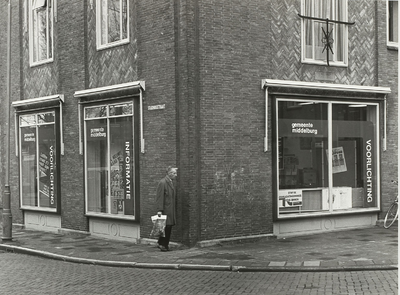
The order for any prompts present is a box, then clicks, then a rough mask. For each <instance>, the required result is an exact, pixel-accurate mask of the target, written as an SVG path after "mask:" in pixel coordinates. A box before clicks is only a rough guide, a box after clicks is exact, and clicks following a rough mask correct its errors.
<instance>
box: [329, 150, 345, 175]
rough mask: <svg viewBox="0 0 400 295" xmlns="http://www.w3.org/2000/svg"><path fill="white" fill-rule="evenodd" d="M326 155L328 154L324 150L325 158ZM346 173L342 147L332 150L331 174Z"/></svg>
mask: <svg viewBox="0 0 400 295" xmlns="http://www.w3.org/2000/svg"><path fill="white" fill-rule="evenodd" d="M328 154H329V152H328V150H326V156H328ZM346 171H347V166H346V159H345V156H344V150H343V147H335V148H332V173H333V174H334V173H340V172H346Z"/></svg>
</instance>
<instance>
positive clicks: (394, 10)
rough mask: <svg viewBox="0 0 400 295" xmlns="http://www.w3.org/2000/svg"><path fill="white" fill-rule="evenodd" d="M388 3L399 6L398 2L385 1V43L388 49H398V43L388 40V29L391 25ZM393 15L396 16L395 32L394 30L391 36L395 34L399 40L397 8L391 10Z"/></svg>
mask: <svg viewBox="0 0 400 295" xmlns="http://www.w3.org/2000/svg"><path fill="white" fill-rule="evenodd" d="M389 2H394V3H397V5H399V2H398V1H386V43H387V46H389V47H394V48H399V42H398V41H397V42H395V41H392V40H389V29H390V26H391V25H393V24H391V23H390V22H389ZM393 14H396V16H397V30H395V31H394V32H393V34H395V35H396V37H397V39H398V38H399V32H398V30H399V8H398V7H397V8H396V9H393ZM393 29H394V26H393Z"/></svg>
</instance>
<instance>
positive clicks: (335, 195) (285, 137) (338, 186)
mask: <svg viewBox="0 0 400 295" xmlns="http://www.w3.org/2000/svg"><path fill="white" fill-rule="evenodd" d="M378 106H379V105H378V104H374V103H368V104H365V103H360V102H358V103H343V102H320V101H300V100H297V101H294V100H288V99H278V100H277V114H278V116H277V124H278V128H277V149H276V150H277V172H278V173H277V175H278V179H277V187H278V196H277V198H278V213H279V215H280V216H284V215H286V216H287V215H289V214H318V213H323V212H324V213H336V212H354V211H356V210H365V209H369V208H376V209H378V207H379V185H378V184H379V179H378V175H379V158H378V157H379V152H378V151H379V141H378V139H377V138H378V134H377V132H378V126H377V122H379V120H378V114H379V111H378V110H379V109H378Z"/></svg>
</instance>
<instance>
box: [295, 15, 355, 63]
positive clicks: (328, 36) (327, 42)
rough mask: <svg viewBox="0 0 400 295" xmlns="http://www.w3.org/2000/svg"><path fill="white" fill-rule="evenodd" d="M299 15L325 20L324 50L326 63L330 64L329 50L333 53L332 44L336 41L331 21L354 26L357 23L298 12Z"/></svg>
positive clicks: (323, 30) (305, 17) (322, 40)
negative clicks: (330, 27) (330, 25)
mask: <svg viewBox="0 0 400 295" xmlns="http://www.w3.org/2000/svg"><path fill="white" fill-rule="evenodd" d="M298 16H300V17H301V18H304V19H311V20H317V21H321V22H325V25H326V30H325V29H324V27H321V29H322V32H323V34H324V36H323V38H322V39H321V42H322V43H323V44H324V48H323V49H322V52H324V51H325V50H326V64H327V65H328V66H329V52H331V53H332V54H333V49H332V44H333V42H335V40H334V39H333V37H332V33H333V28H332V29H331V30H330V31H329V23H334V24H342V25H350V26H352V25H354V24H355V22H344V21H338V20H331V19H329V18H319V17H312V16H305V15H301V14H300V13H299V14H298Z"/></svg>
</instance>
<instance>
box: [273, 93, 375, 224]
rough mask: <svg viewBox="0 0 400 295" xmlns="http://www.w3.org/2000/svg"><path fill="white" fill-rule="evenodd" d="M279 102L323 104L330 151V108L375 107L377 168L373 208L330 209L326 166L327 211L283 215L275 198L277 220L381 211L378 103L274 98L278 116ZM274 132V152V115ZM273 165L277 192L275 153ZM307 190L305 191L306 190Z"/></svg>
mask: <svg viewBox="0 0 400 295" xmlns="http://www.w3.org/2000/svg"><path fill="white" fill-rule="evenodd" d="M280 101H288V102H292V101H295V102H300V103H301V102H303V103H314V102H319V103H324V104H326V105H327V106H328V120H327V123H328V126H327V130H328V142H329V146H328V150H329V151H331V150H332V136H333V134H332V124H333V120H332V107H333V105H335V104H348V105H359V106H365V105H368V106H375V107H376V122H377V123H376V124H377V125H376V127H375V128H376V134H375V143H376V148H375V150H374V152H376V160H375V162H376V163H378V164H377V167H376V182H375V184H376V206H375V207H369V208H368V207H364V208H355V209H353V208H352V209H351V210H346V209H344V210H337V209H336V210H334V209H333V207H332V205H331V204H332V201H331V199H332V193H331V192H332V189H333V188H334V186H333V179H332V175H333V174H332V166H331V165H329V166H328V177H329V185H328V187H327V189H328V190H329V195H328V199H329V200H330V201H329V202H330V205H329V210H327V211H322V210H321V211H318V212H310V213H289V214H284V213H281V211H280V209H279V197H278V196H275V198H276V201H277V202H276V206H275V210H276V212H277V218H278V219H291V218H297V217H304V216H326V215H333V214H336V215H348V214H354V213H359V212H365V213H367V212H377V211H379V210H381V190H380V185H379V184H380V183H381V179H380V171H381V167H380V163H381V162H380V161H381V160H380V152H379V151H380V150H381V145H380V140H379V138H380V124H379V122H380V105H379V103H374V102H368V101H351V100H349V101H348V100H346V101H341V100H339V99H336V100H312V99H294V98H286V97H283V96H282V97H281V96H279V97H277V98H276V105H275V113H276V114H278V112H279V107H278V103H279V102H280ZM275 132H276V135H275V136H276V138H275V148H276V150H279V140H278V137H279V118H278V115H276V118H275ZM328 157H329V158H328V159H329V160H328V163H332V158H331V157H332V153H331V152H330V153H329V156H328ZM274 161H275V163H276V165H275V166H276V168H275V169H276V170H275V175H276V176H275V179H274V182H275V185H276V187H277V189H278V191H279V177H280V176H279V153H278V152H277V153H276V156H275V160H274ZM293 190H301V188H298V189H297V188H294V189H293ZM306 190H307V189H306Z"/></svg>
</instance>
